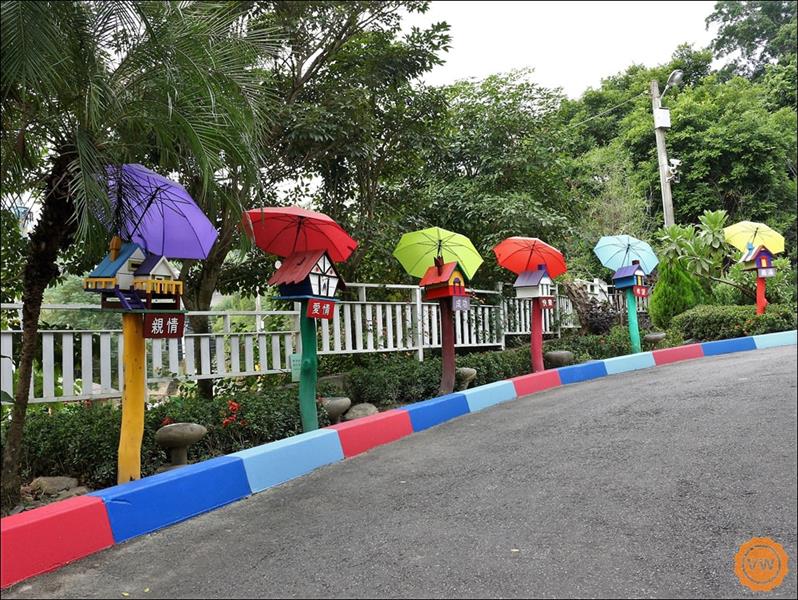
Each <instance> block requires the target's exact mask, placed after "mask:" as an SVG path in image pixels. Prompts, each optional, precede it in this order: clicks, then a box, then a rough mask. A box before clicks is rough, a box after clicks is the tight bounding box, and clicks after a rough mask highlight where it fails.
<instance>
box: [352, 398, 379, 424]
mask: <svg viewBox="0 0 798 600" xmlns="http://www.w3.org/2000/svg"><path fill="white" fill-rule="evenodd" d="M378 412H380V411H378V410H377V407H376V406H374V405H373V404H371V403H369V402H361V403H360V404H355V405H354V406H353V407H352V408H350V409H349V410H348V411H346V414H345V415H344V421H352V420H354V419H360V418H362V417H368V416H369V415H376V414H377V413H378Z"/></svg>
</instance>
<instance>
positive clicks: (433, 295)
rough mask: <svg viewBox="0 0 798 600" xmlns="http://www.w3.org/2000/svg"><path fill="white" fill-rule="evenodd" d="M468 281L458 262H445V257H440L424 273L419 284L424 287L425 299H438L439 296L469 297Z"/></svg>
mask: <svg viewBox="0 0 798 600" xmlns="http://www.w3.org/2000/svg"><path fill="white" fill-rule="evenodd" d="M467 282H468V280H467V279H466V277H465V275H464V274H463V269H462V267H460V265H459V264H457V263H456V262H449V263H444V262H443V259H442V258H440V257H438V258H436V259H435V264H434V265H433V266H431V267H430V268H429V269H427V272H426V273H424V277H422V278H421V281H420V282H419V284H418V285H419V286H420V287H422V288H424V299H425V300H437V299H439V298H458V297H467V296H468V293H467V292H466V288H465V286H466V283H467ZM459 304H462V303H459Z"/></svg>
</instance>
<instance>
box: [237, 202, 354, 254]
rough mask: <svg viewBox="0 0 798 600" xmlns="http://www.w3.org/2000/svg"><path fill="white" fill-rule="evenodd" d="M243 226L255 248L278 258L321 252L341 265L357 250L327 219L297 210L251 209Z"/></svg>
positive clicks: (351, 240) (343, 232)
mask: <svg viewBox="0 0 798 600" xmlns="http://www.w3.org/2000/svg"><path fill="white" fill-rule="evenodd" d="M242 224H243V226H244V230H245V231H246V232H247V235H249V237H250V238H251V239H252V240H253V241H254V242H255V245H257V246H258V248H260V249H261V250H263V251H264V252H268V253H270V254H276V255H277V256H283V257H285V256H291V255H292V254H294V253H295V252H307V251H309V250H324V251H326V252H327V254H328V256H329V257H330V259H332V260H333V261H335V262H341V261H344V260H346V259H347V258H349V255H350V254H352V252H353V251H354V249H355V248H357V242H356V241H355V240H353V239H352V238H351V237H350V236H349V234H348V233H347V232H346V231H344V229H343V228H342V227H341V226H340V225H339V224H338V223H336V222H335V221H333V220H332V219H331V218H330V217H328V216H327V215H325V214H322V213H318V212H313V211H312V210H305V209H304V208H299V207H298V206H287V207H279V206H277V207H269V208H253V209H251V210H248V211H246V212H245V213H244V216H243V218H242Z"/></svg>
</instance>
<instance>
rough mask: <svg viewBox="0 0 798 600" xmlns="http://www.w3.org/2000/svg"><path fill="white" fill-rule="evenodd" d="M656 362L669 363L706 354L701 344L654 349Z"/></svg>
mask: <svg viewBox="0 0 798 600" xmlns="http://www.w3.org/2000/svg"><path fill="white" fill-rule="evenodd" d="M651 354H653V355H654V362H655V363H656V364H657V365H667V364H668V363H672V362H677V361H680V360H688V359H691V358H701V357H702V356H704V348H703V346H702V345H701V344H689V345H687V346H677V347H676V348H665V349H663V350H654V351H653V352H652V353H651Z"/></svg>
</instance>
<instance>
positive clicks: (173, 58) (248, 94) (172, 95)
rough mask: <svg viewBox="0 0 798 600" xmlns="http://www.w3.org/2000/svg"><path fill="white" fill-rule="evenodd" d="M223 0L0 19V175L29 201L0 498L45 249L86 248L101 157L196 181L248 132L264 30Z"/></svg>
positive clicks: (10, 493)
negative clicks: (78, 243) (79, 244)
mask: <svg viewBox="0 0 798 600" xmlns="http://www.w3.org/2000/svg"><path fill="white" fill-rule="evenodd" d="M242 8H245V5H241V4H231V3H228V2H197V3H180V4H176V3H171V2H170V3H162V2H141V3H140V2H127V1H109V2H76V1H72V2H20V1H14V0H9V1H8V2H3V3H2V5H1V8H0V11H1V12H0V16H1V20H2V23H1V25H0V34H1V35H0V38H1V39H2V84H1V85H0V91H1V93H2V138H0V151H1V152H2V164H3V169H2V185H3V189H4V192H6V193H8V194H9V195H11V196H16V197H17V198H20V197H21V196H22V195H23V194H30V195H32V196H33V197H34V199H35V200H36V202H38V204H39V205H40V211H39V219H38V221H37V222H36V223H35V225H34V227H33V230H32V232H31V234H30V236H29V240H30V243H29V244H28V252H27V256H26V259H25V261H24V263H25V264H24V271H23V275H22V281H23V293H22V299H23V304H24V307H23V331H24V333H23V337H22V344H21V358H20V362H19V365H18V370H17V373H18V381H17V385H16V391H15V402H14V406H13V409H12V419H11V424H10V426H9V428H8V434H7V440H6V445H5V447H4V452H3V482H2V508H3V510H8V509H10V508H11V507H12V506H13V503H14V502H15V500H16V498H17V497H18V494H19V480H18V475H17V474H18V457H19V452H20V447H21V443H22V435H23V427H24V423H25V413H26V410H27V403H28V389H29V383H30V378H31V369H32V364H33V356H34V353H35V350H36V344H37V328H38V319H39V312H40V309H41V303H42V296H43V293H44V290H45V288H46V287H47V286H48V285H49V284H50V283H51V282H52V281H53V280H54V278H55V277H56V276H57V275H58V273H59V267H58V265H57V262H56V260H57V258H58V257H59V255H60V254H61V253H62V252H64V251H65V250H66V249H68V248H69V247H70V246H71V245H72V244H73V243H74V242H75V240H83V241H86V242H87V245H88V247H90V246H92V244H93V245H94V248H95V249H96V248H97V247H98V246H100V245H101V242H102V241H103V240H105V239H107V237H106V236H107V231H106V230H105V228H104V226H103V224H102V223H101V222H100V221H99V220H98V219H97V218H96V215H97V213H98V212H100V211H103V210H107V209H108V206H109V200H108V196H107V192H106V190H105V185H104V181H105V174H106V170H105V169H106V167H107V166H108V165H111V164H118V163H121V162H143V163H148V164H151V165H160V166H161V167H163V168H164V169H167V170H184V171H186V170H188V171H190V173H191V176H192V178H193V180H194V181H197V182H199V189H201V190H202V189H208V188H209V187H210V183H211V181H212V180H213V177H214V173H215V172H216V171H217V170H219V169H221V168H223V167H224V166H225V165H226V164H227V160H226V157H237V164H242V163H246V162H250V163H255V162H256V161H255V157H254V156H252V157H249V158H245V155H246V154H248V153H251V148H252V145H251V144H249V140H250V139H251V138H252V136H253V135H255V134H256V133H257V130H258V125H259V123H260V122H261V117H262V111H261V106H260V97H261V95H262V82H261V81H260V80H259V79H258V78H255V77H254V74H253V73H252V72H251V70H250V69H249V67H250V65H251V64H253V62H254V61H256V60H257V57H258V56H264V55H266V54H267V53H268V52H269V51H270V49H271V48H272V45H271V38H270V36H269V32H268V31H267V30H265V29H253V28H251V27H249V24H248V22H247V21H246V19H244V18H243V17H244V14H243V13H242V10H241V9H242Z"/></svg>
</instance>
